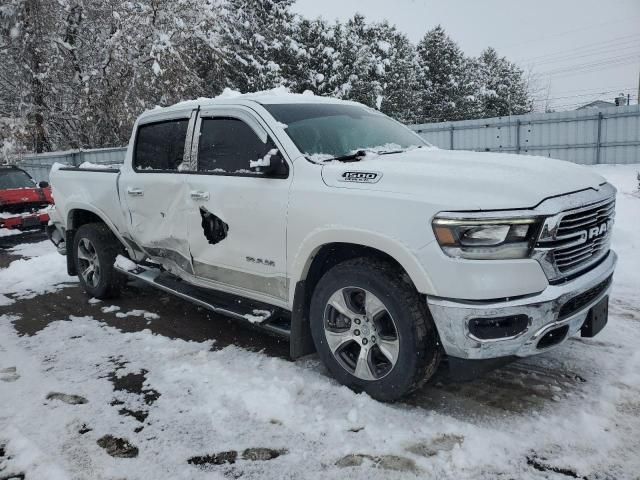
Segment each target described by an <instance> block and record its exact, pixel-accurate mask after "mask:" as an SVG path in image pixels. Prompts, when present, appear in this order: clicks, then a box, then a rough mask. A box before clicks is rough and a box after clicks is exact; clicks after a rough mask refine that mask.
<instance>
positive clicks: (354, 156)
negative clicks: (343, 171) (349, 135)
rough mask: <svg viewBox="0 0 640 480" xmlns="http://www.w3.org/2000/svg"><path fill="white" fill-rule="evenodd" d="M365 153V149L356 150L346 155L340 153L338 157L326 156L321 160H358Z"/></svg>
mask: <svg viewBox="0 0 640 480" xmlns="http://www.w3.org/2000/svg"><path fill="white" fill-rule="evenodd" d="M366 154H367V151H366V150H357V151H356V152H354V153H350V154H348V155H341V156H339V157H333V158H327V159H326V160H323V162H332V161H333V160H337V161H339V162H359V161H360V160H361V159H362V157H364V156H365V155H366Z"/></svg>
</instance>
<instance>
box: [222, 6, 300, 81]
mask: <svg viewBox="0 0 640 480" xmlns="http://www.w3.org/2000/svg"><path fill="white" fill-rule="evenodd" d="M293 2H294V0H226V2H225V4H224V6H223V11H224V14H223V16H222V19H221V20H222V23H223V24H222V25H221V26H220V39H221V46H222V49H223V55H224V64H225V68H224V74H223V78H224V79H225V80H226V83H227V85H225V86H228V87H231V88H235V89H237V90H240V91H243V92H253V91H256V90H264V89H267V88H272V87H275V86H278V85H282V84H284V83H285V76H286V75H287V74H288V73H289V72H290V71H291V70H294V68H293V67H292V66H291V65H292V63H293V62H292V58H295V56H296V52H295V48H296V46H295V43H292V42H293V38H292V33H293V24H294V15H293V13H292V12H291V11H290V7H291V4H292V3H293Z"/></svg>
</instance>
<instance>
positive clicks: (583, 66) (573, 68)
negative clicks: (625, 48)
mask: <svg viewBox="0 0 640 480" xmlns="http://www.w3.org/2000/svg"><path fill="white" fill-rule="evenodd" d="M638 57H639V56H638V55H637V54H633V55H621V56H618V57H611V58H609V59H607V60H601V61H596V62H586V63H578V64H575V65H567V66H564V67H559V68H555V69H551V70H546V71H543V72H539V74H540V75H549V76H554V75H558V74H562V73H572V74H573V73H578V72H584V71H592V70H593V69H595V70H598V69H599V68H600V67H605V66H611V65H615V64H620V63H627V62H628V61H629V60H634V59H636V58H638Z"/></svg>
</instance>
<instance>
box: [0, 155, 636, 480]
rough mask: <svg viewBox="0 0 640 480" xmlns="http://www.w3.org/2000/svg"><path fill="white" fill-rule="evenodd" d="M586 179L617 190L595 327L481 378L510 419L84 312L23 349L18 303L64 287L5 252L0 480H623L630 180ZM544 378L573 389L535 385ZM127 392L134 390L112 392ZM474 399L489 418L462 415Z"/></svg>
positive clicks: (632, 234) (629, 455)
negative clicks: (356, 388) (604, 319)
mask: <svg viewBox="0 0 640 480" xmlns="http://www.w3.org/2000/svg"><path fill="white" fill-rule="evenodd" d="M594 168H597V170H598V171H600V172H601V173H602V174H603V175H605V176H606V177H607V178H608V179H609V180H610V181H611V182H612V183H614V184H615V185H616V186H617V187H618V189H619V193H618V203H617V218H616V225H615V233H614V248H615V249H616V250H617V252H618V254H619V257H620V263H619V266H618V270H617V273H616V276H615V281H614V289H613V295H612V299H611V311H610V318H609V324H608V326H607V327H606V328H605V330H604V331H603V332H602V333H601V334H599V335H598V336H597V337H596V338H594V339H580V338H577V339H574V340H571V341H569V342H567V343H565V344H564V345H563V346H562V347H560V348H558V349H556V350H554V351H552V352H549V353H546V354H544V355H541V356H537V357H534V358H531V359H527V360H524V361H523V362H521V363H520V365H521V367H520V369H521V370H516V372H517V371H525V370H526V371H527V372H528V374H527V375H524V374H523V375H522V376H518V374H514V373H513V372H514V370H504V371H502V372H501V371H498V372H495V373H494V374H492V375H493V376H492V379H493V380H492V381H493V382H494V383H495V382H499V381H500V380H503V381H504V382H506V381H507V380H506V377H507V372H509V375H510V378H511V380H509V381H513V377H514V375H515V377H516V380H515V382H514V385H515V387H514V388H516V389H515V390H513V391H512V397H514V398H516V397H517V396H518V395H521V396H524V395H527V396H528V398H522V399H520V400H522V403H524V404H526V405H528V403H527V402H528V401H529V400H531V397H536V399H537V401H536V402H531V406H529V407H525V408H521V409H516V410H513V409H509V408H506V407H505V406H504V405H500V403H499V402H500V401H501V400H500V399H499V398H497V392H496V399H495V401H492V400H491V399H490V397H491V395H492V392H491V389H490V388H488V387H487V385H488V384H487V381H484V380H478V381H476V382H473V383H472V384H469V385H467V386H466V387H464V388H462V387H461V388H459V389H455V388H453V389H450V390H449V391H448V393H447V395H444V394H443V395H442V397H441V398H440V399H439V400H438V401H435V402H431V403H429V405H431V406H430V407H429V408H425V406H424V405H426V403H425V402H424V401H423V399H422V397H425V396H427V397H428V396H432V397H433V396H434V395H436V396H437V395H439V393H438V392H443V390H437V389H436V387H430V388H431V390H429V389H425V390H423V391H422V392H419V393H418V394H417V395H416V397H414V398H412V399H410V400H408V401H407V403H398V404H393V405H388V404H382V403H379V402H376V401H374V400H372V399H371V398H369V397H368V396H366V395H364V394H355V393H353V392H351V391H350V390H348V389H346V388H345V387H342V386H340V385H338V384H337V383H336V382H335V381H334V380H332V379H331V378H330V377H329V376H328V375H327V374H326V372H325V370H324V369H323V368H322V366H321V365H320V364H319V363H318V361H317V360H316V359H314V358H313V357H312V358H307V359H303V360H301V361H298V362H295V363H293V362H288V361H285V360H282V359H279V358H274V357H271V356H268V355H267V354H265V353H260V352H250V351H247V350H244V349H242V348H239V347H236V346H228V347H225V348H221V349H215V348H213V347H214V341H213V340H212V341H208V342H195V341H184V340H180V339H171V338H168V337H166V336H163V335H159V334H155V333H152V331H151V330H140V331H133V332H129V333H127V332H123V331H121V330H119V329H117V328H115V327H113V326H110V325H108V324H106V323H104V322H101V321H98V320H96V319H94V318H92V316H91V315H90V314H88V315H87V316H82V317H75V316H68V315H67V316H65V315H62V314H61V315H60V317H59V318H58V319H57V320H52V321H48V322H47V324H46V327H45V328H43V329H41V330H39V331H38V332H37V333H34V334H31V335H23V336H20V335H19V333H18V331H17V329H16V328H15V325H14V322H18V321H20V319H19V318H18V315H16V314H15V313H12V308H13V307H14V306H15V305H18V304H19V303H20V302H35V301H38V298H39V296H41V295H43V294H47V293H50V292H53V291H55V290H60V289H65V288H67V289H68V288H77V286H73V285H74V284H73V283H72V282H73V281H74V279H72V278H70V277H67V276H66V274H65V273H64V259H63V257H61V256H58V254H57V253H55V251H54V249H53V247H52V246H49V245H48V244H47V243H37V244H29V245H19V246H17V247H15V248H14V249H13V250H12V251H11V252H9V253H11V254H13V255H20V256H23V257H25V258H22V259H18V260H14V261H13V262H12V263H11V264H10V265H9V266H8V267H7V268H5V269H2V270H0V295H2V296H0V300H2V299H4V300H2V301H4V302H5V306H4V307H0V311H4V312H7V313H5V314H4V315H2V316H0V478H10V477H11V475H12V474H19V473H23V474H25V475H26V478H27V479H51V480H57V479H66V478H79V479H80V478H82V479H84V478H91V479H107V478H109V479H111V478H128V479H143V478H144V479H156V478H185V479H186V478H189V479H192V478H193V479H198V478H208V479H211V478H238V477H241V478H243V479H246V478H260V479H271V478H273V479H283V478H345V477H350V478H354V479H355V478H368V479H369V478H373V479H375V478H384V479H387V478H412V477H414V476H415V477H419V478H455V479H478V478H486V479H511V478H518V479H542V478H557V479H567V478H583V477H584V478H589V479H634V478H635V479H637V478H638V474H639V473H638V472H640V457H639V455H638V452H639V451H640V349H639V348H638V345H640V294H639V292H640V194H638V191H637V180H636V171H637V170H640V166H638V165H636V166H599V167H594ZM69 285H71V287H70V286H69ZM62 293H64V290H62ZM12 302H15V303H13V304H11V303H12ZM114 303H117V301H114ZM0 305H2V303H1V302H0ZM115 307H117V306H111V304H110V303H109V302H91V303H87V312H89V313H91V312H92V311H98V312H102V313H111V314H112V315H116V314H118V313H120V315H123V314H124V316H125V317H127V316H131V317H134V318H125V319H124V320H126V321H133V320H134V319H135V317H140V318H142V317H144V319H147V320H148V321H149V322H151V321H153V322H162V321H163V318H162V313H163V312H162V311H161V310H158V313H160V318H159V319H158V318H157V315H155V316H154V314H153V312H145V311H144V310H135V311H128V312H127V311H124V309H122V310H121V309H118V308H115ZM22 315H24V313H23V314H22ZM141 316H142V317H141ZM124 320H123V321H124ZM532 372H533V373H532ZM536 372H547V373H545V374H543V373H540V377H541V378H538V379H537V380H539V381H536V382H535V384H536V388H538V389H539V390H540V391H539V392H536V393H540V395H539V396H538V395H536V394H535V393H533V394H532V393H531V390H528V389H527V388H525V387H526V386H527V385H522V389H521V390H519V389H518V382H519V381H521V382H523V383H528V382H533V381H534V380H536V376H537V374H536ZM549 372H551V374H552V375H555V377H556V378H567V379H570V380H567V381H566V382H554V381H547V380H546V377H544V375H546V374H548V373H549ZM542 377H544V378H542ZM132 380H135V381H137V382H138V383H139V384H140V385H139V387H140V388H138V389H137V390H136V389H131V388H124V387H123V386H122V384H123V383H126V382H131V381H132ZM545 382H546V383H545ZM134 383H135V382H134ZM475 389H478V390H482V389H484V391H485V393H484V396H485V403H478V402H472V401H471V400H472V397H473V395H474V394H473V392H474V391H475ZM434 392H435V393H434ZM487 398H489V399H488V400H487ZM512 399H513V398H512ZM452 405H454V406H452ZM469 405H473V406H472V407H470V406H469ZM478 405H493V407H495V408H488V407H487V408H486V409H484V408H478ZM114 438H115V439H118V438H120V439H123V440H122V441H121V442H120V443H119V442H118V440H114ZM136 449H137V450H136ZM108 451H110V452H111V453H112V454H115V455H120V457H118V456H116V457H114V456H111V455H110V454H108V453H107V452H108ZM128 457H131V458H128Z"/></svg>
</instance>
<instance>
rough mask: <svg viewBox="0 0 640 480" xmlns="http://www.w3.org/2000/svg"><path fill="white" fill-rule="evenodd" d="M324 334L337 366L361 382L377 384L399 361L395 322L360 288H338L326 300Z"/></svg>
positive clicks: (373, 296)
mask: <svg viewBox="0 0 640 480" xmlns="http://www.w3.org/2000/svg"><path fill="white" fill-rule="evenodd" d="M324 334H325V338H326V340H327V344H328V346H329V349H330V350H331V353H332V354H333V356H334V357H335V359H336V360H337V361H338V363H339V364H340V365H341V366H342V368H344V369H345V370H347V371H348V372H349V373H350V374H351V375H354V376H355V377H357V378H359V379H360V380H368V381H373V380H379V379H381V378H383V377H385V376H386V375H388V374H389V372H391V370H392V369H393V367H394V366H395V365H396V362H397V361H398V354H399V352H400V338H399V335H398V329H397V327H396V324H395V321H394V319H393V317H392V316H391V314H390V313H389V310H388V309H387V307H386V306H385V305H384V303H383V302H382V301H380V299H379V298H378V297H376V296H375V295H374V294H373V293H371V292H369V291H367V290H365V289H363V288H359V287H345V288H341V289H340V290H338V291H336V292H334V293H333V295H331V296H330V297H329V300H328V301H327V304H326V307H325V311H324Z"/></svg>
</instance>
